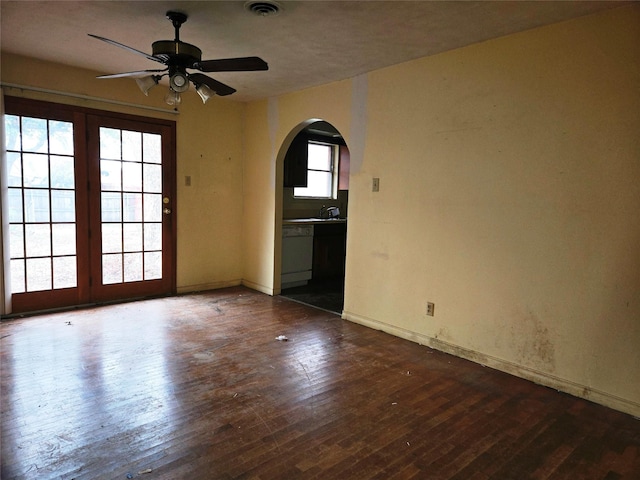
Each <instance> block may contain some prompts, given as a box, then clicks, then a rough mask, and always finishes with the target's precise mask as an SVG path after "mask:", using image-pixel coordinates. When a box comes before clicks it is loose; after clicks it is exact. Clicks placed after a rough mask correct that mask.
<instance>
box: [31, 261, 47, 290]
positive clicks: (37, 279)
mask: <svg viewBox="0 0 640 480" xmlns="http://www.w3.org/2000/svg"><path fill="white" fill-rule="evenodd" d="M51 288H52V283H51V258H27V291H28V292H38V291H41V290H51Z"/></svg>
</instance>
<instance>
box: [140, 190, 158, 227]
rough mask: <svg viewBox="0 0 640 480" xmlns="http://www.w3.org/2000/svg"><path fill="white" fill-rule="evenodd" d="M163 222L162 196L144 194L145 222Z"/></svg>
mask: <svg viewBox="0 0 640 480" xmlns="http://www.w3.org/2000/svg"><path fill="white" fill-rule="evenodd" d="M161 220H162V195H159V194H158V195H155V194H150V193H145V194H144V221H145V222H159V221H161Z"/></svg>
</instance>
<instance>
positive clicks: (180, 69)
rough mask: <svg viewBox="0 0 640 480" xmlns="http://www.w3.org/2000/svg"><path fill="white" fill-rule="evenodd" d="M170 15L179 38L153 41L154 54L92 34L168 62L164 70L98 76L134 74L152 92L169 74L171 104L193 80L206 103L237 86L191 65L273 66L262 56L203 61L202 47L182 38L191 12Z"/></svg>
mask: <svg viewBox="0 0 640 480" xmlns="http://www.w3.org/2000/svg"><path fill="white" fill-rule="evenodd" d="M167 18H168V19H169V20H171V23H172V24H173V27H174V29H175V39H174V40H158V41H156V42H153V44H152V45H151V49H152V52H153V53H152V54H151V55H149V54H147V53H144V52H142V51H140V50H136V49H135V48H132V47H128V46H126V45H124V44H122V43H119V42H116V41H114V40H110V39H108V38H104V37H99V36H97V35H92V34H89V36H90V37H93V38H96V39H98V40H101V41H103V42H106V43H108V44H110V45H114V46H116V47H120V48H123V49H125V50H128V51H129V52H132V53H135V54H137V55H141V56H143V57H145V58H146V59H148V60H152V61H154V62H158V63H162V64H164V65H165V66H166V68H165V69H164V70H139V71H135V72H125V73H115V74H111V75H99V76H98V78H122V77H134V78H135V81H136V83H137V84H138V87H139V88H140V90H141V91H142V93H144V94H145V95H149V90H151V89H152V88H153V87H155V86H156V85H157V84H158V82H159V81H160V79H161V78H162V77H164V76H168V77H169V92H168V93H167V95H166V96H165V102H167V104H169V105H172V106H177V105H179V104H180V103H181V101H182V98H181V96H180V94H181V93H184V92H186V91H187V90H189V82H191V83H193V85H194V87H195V89H196V92H197V93H198V95H200V98H201V99H202V102H203V103H207V100H209V99H210V98H211V97H212V96H214V95H220V96H225V95H231V94H232V93H234V92H235V91H236V90H235V89H234V88H232V87H230V86H228V85H225V84H224V83H221V82H219V81H217V80H214V79H213V78H211V77H208V76H207V75H204V74H202V73H189V72H188V71H187V70H188V69H190V70H199V71H201V72H252V71H259V70H268V69H269V66H268V65H267V63H266V62H265V61H264V60H262V59H261V58H259V57H240V58H222V59H217V60H204V61H203V60H202V51H201V50H200V49H199V48H198V47H196V46H195V45H191V44H189V43H185V42H182V41H180V27H181V26H182V24H183V23H184V22H186V21H187V15H186V14H184V13H182V12H175V11H168V12H167ZM145 74H151V75H145Z"/></svg>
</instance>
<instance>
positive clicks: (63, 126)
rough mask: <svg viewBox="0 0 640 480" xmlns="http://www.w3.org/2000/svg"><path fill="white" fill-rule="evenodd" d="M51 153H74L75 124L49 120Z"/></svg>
mask: <svg viewBox="0 0 640 480" xmlns="http://www.w3.org/2000/svg"><path fill="white" fill-rule="evenodd" d="M49 153H55V154H59V155H69V156H71V155H73V125H71V123H69V122H59V121H56V120H49Z"/></svg>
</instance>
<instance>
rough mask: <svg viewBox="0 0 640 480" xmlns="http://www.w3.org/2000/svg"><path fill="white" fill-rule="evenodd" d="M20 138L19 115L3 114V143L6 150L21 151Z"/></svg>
mask: <svg viewBox="0 0 640 480" xmlns="http://www.w3.org/2000/svg"><path fill="white" fill-rule="evenodd" d="M20 139H21V137H20V117H18V116H17V115H5V116H4V142H5V143H4V144H5V147H6V148H7V150H15V151H17V152H19V151H21V148H20V144H21V143H20Z"/></svg>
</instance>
